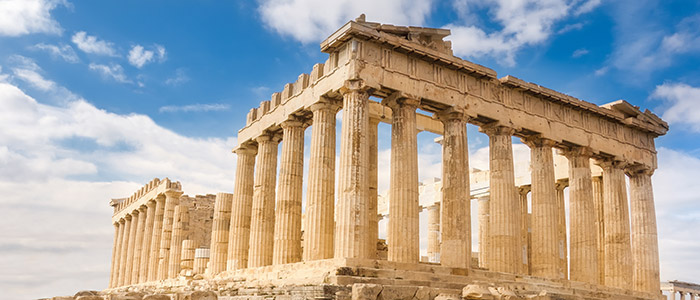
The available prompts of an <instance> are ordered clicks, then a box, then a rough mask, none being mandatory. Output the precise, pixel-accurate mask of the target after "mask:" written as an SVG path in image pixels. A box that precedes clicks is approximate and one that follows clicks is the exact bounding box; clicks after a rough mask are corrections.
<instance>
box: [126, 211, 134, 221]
mask: <svg viewBox="0 0 700 300" xmlns="http://www.w3.org/2000/svg"><path fill="white" fill-rule="evenodd" d="M131 218H132V215H131V213H128V214H125V215H124V219H125V220H127V221H131Z"/></svg>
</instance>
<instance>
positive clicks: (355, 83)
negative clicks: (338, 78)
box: [339, 79, 370, 95]
mask: <svg viewBox="0 0 700 300" xmlns="http://www.w3.org/2000/svg"><path fill="white" fill-rule="evenodd" d="M369 89H370V86H368V85H366V84H365V81H364V80H361V79H351V80H346V81H345V82H344V83H343V86H342V87H341V88H340V90H339V91H340V93H341V94H342V95H346V94H348V93H353V92H355V93H367V91H369Z"/></svg>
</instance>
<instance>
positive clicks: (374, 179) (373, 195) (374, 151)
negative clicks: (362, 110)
mask: <svg viewBox="0 0 700 300" xmlns="http://www.w3.org/2000/svg"><path fill="white" fill-rule="evenodd" d="M377 126H379V118H377V117H373V116H370V118H369V132H368V135H369V137H368V139H369V204H368V205H367V207H368V210H369V234H368V235H367V237H369V242H368V243H367V246H368V247H369V257H370V258H377V242H378V241H379V219H378V217H377V215H378V211H377V198H378V196H379V191H378V190H377V189H378V185H379V179H378V175H379V174H378V171H379V170H378V169H377V164H378V154H379V141H378V140H377V139H378V138H379V137H378V134H379V133H378V128H377Z"/></svg>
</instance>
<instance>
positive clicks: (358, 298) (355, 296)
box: [352, 283, 382, 300]
mask: <svg viewBox="0 0 700 300" xmlns="http://www.w3.org/2000/svg"><path fill="white" fill-rule="evenodd" d="M381 291H382V286H381V285H378V284H366V283H356V284H353V285H352V300H365V299H367V300H374V299H377V295H379V293H380V292H381Z"/></svg>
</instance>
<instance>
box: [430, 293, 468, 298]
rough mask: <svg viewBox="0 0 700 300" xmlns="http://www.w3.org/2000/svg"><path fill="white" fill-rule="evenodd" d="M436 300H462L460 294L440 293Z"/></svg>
mask: <svg viewBox="0 0 700 300" xmlns="http://www.w3.org/2000/svg"><path fill="white" fill-rule="evenodd" d="M435 300H462V299H460V297H459V295H458V294H445V293H442V294H439V295H437V297H435Z"/></svg>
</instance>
